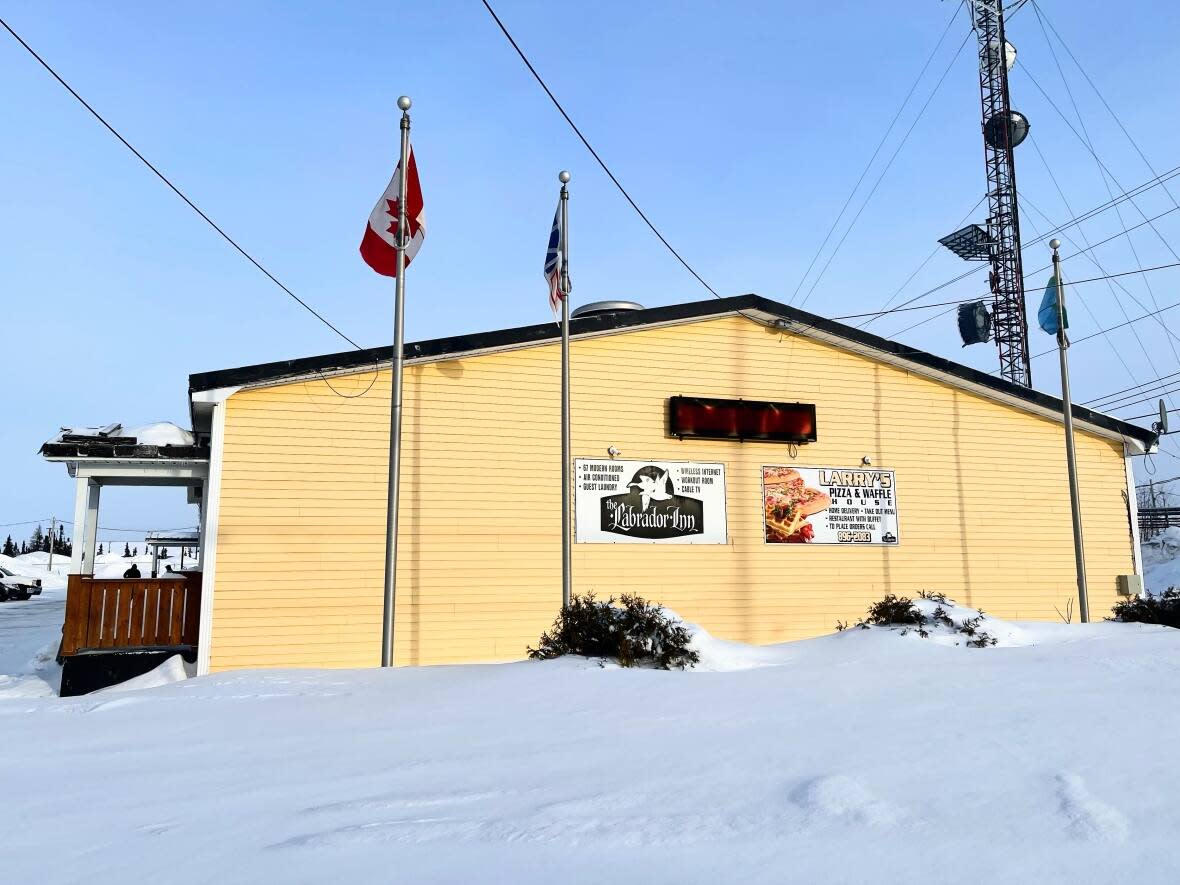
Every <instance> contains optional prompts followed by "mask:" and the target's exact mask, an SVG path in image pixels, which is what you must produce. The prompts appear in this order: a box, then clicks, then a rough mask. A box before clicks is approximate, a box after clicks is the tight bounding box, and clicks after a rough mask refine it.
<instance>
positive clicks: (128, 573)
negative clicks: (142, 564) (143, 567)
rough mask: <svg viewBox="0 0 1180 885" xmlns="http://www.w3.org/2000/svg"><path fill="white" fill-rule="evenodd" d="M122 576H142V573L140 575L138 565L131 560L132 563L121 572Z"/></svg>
mask: <svg viewBox="0 0 1180 885" xmlns="http://www.w3.org/2000/svg"><path fill="white" fill-rule="evenodd" d="M123 577H124V578H142V577H143V575H141V574H140V573H139V566H137V565H136V564H135V563H134V562H133V563H131V568H129V569H127V571H125V572H123Z"/></svg>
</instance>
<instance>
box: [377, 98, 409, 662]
mask: <svg viewBox="0 0 1180 885" xmlns="http://www.w3.org/2000/svg"><path fill="white" fill-rule="evenodd" d="M411 104H412V102H411V101H410V97H409V96H408V95H403V96H401V97H400V98H398V100H397V106H398V107H399V108H401V112H402V119H401V135H402V144H401V161H400V163H399V165H398V168H399V169H400V170H401V172H400V174H399V175H398V185H397V246H396V248H397V278H396V280H395V288H394V292H395V295H394V300H393V377H392V379H391V380H392V386H391V390H390V394H389V396H390V408H389V488H388V495H387V497H386V502H385V601H384V608H383V609H382V613H381V666H382V667H392V666H393V636H394V633H393V628H394V614H395V609H396V607H397V510H398V507H397V505H398V492H399V485H400V480H401V461H402V351H403V350H404V349H405V323H404V314H405V304H406V246H408V245H409V240H410V238H409V236H408V234H409V230H408V229H407V226H406V179H407V177H408V175H409V154H410V105H411Z"/></svg>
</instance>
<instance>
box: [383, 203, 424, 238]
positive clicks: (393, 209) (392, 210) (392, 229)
mask: <svg viewBox="0 0 1180 885" xmlns="http://www.w3.org/2000/svg"><path fill="white" fill-rule="evenodd" d="M385 202H386V203H388V204H389V208H388V209H387V210H386V211H385V214H386V215H388V216H389V217H390V219H392V220H391V221H390V222H389V227H388V228H387V229H386V230H387V232H388V233H391V234H393V237H394V239H395V240H396V239H397V211H398V209H397V204H398V201H397V200H386V201H385ZM406 227H408V228H409V229H410V239H411V240H412V239H414V237H415V236H416V235H417V234H418V228H419V227H420V225H419V224H418V219H417V218H414V217H413V216H411V215H410V214H409V213H407V214H406Z"/></svg>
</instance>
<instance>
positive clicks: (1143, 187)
mask: <svg viewBox="0 0 1180 885" xmlns="http://www.w3.org/2000/svg"><path fill="white" fill-rule="evenodd" d="M1177 176H1180V166H1176V167H1174V168H1172V169H1169V170H1168V171H1167V172H1165V173H1163V174H1162V175H1157V176H1156V177H1155V178H1153V179H1149V180H1148V181H1145V182H1143V183H1142V184H1140V185H1137V186H1136V187H1133V188H1131V189H1130V190H1129V191H1125V192H1124V193H1123V194H1122V195H1121V196H1119V197H1117V198H1116V199H1115V200H1108V201H1107V202H1105V203H1102V204H1100V205H1098V206H1095V207H1093V208H1092V209H1089V210H1087V211H1086V212H1083V213H1082V214H1081V215H1079V216H1076V217H1074V218H1071V219H1069V220H1068V221H1066V222H1064V223H1063V224H1060V225H1057V226H1055V227H1054V228H1053V230H1050V231H1048V232H1046V233H1044V234H1041V235H1040V236H1038V237H1036V238H1035V239H1033V240H1029V241H1028V242H1027V243H1024V244H1022V245H1021V247H1020V251H1021V253H1024V252H1026V251H1028V250H1029V249H1031V248H1032V247H1033V246H1035V245H1037V244H1038V243H1041V242H1043V241H1044V240H1047V239H1049V238H1050V237H1052V236H1054V235H1056V234H1059V233H1061V232H1062V231H1064V230H1068V229H1069V228H1071V227H1074V226H1075V225H1079V224H1081V223H1082V222H1084V221H1088V220H1090V219H1091V218H1094V217H1095V216H1097V215H1100V214H1101V213H1103V212H1108V211H1110V209H1111V208H1112V207H1113V206H1114V205H1115V204H1117V203H1121V202H1123V201H1125V200H1129V199H1130V198H1131V197H1132V196H1138V195H1139V194H1142V193H1146V192H1147V191H1148V190H1151V189H1152V188H1154V187H1159V186H1160V185H1161V184H1162V183H1163V182H1164V181H1167V180H1168V179H1170V178H1176V177H1177ZM1021 196H1022V198H1023V195H1021ZM1175 211H1177V210H1176V209H1169V210H1167V211H1166V212H1163V213H1161V214H1160V215H1157V216H1155V218H1153V219H1150V220H1151V221H1154V220H1156V219H1158V218H1162V217H1163V216H1164V215H1167V214H1169V213H1171V212H1175ZM1147 223H1148V222H1147V221H1144V222H1142V224H1147ZM1142 224H1139V225H1135V227H1131V228H1129V229H1128V230H1135V229H1136V228H1138V227H1141V226H1142ZM1119 236H1122V234H1115V235H1114V236H1111V237H1107V238H1106V239H1105V240H1100V241H1099V242H1097V243H1095V244H1094V245H1095V246H1101V245H1102V244H1103V243H1107V242H1110V240H1112V239H1115V238H1116V237H1119ZM936 251H937V250H936ZM1066 257H1072V256H1066ZM988 266H989V265H987V264H980V265H979V266H977V267H973V268H971V269H970V270H966V271H963V272H962V273H960V274H958V275H956V276H954V277H952V278H951V279H949V280H947V281H946V282H943V283H939V284H938V285H937V286H933V287H931V288H929V289H927V290H926V291H924V292H919V293H918V294H917V295H915V296H913V297H912V298H908V299H906V300H905V301H903V302H902V303H901V305H899V306H900V307H905V306H907V305H910V304H913V303H914V302H915V301H920V300H922V299H923V298H926V297H927V296H929V295H933V294H934V293H935V292H939V291H941V290H942V289H946V288H948V287H949V286H953V285H954V284H955V283H957V282H959V281H961V280H964V279H966V278H967V277H969V276H971V275H973V274H976V273H979V271H981V270H984V269H986V268H987V267H988ZM1051 266H1052V265H1046V267H1045V268H1042V269H1041V270H1045V269H1047V268H1048V267H1051ZM1040 272H1041V271H1039V270H1038V271H1031V272H1030V273H1026V274H1025V275H1024V278H1025V280H1027V279H1028V278H1029V277H1030V276H1031V275H1034V274H1037V273H1040ZM984 297H991V295H990V293H989V295H987V296H984ZM899 334H900V333H899Z"/></svg>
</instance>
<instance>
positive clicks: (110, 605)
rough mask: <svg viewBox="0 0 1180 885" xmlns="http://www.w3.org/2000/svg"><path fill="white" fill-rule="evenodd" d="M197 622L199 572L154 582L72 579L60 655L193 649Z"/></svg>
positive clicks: (143, 580) (129, 579) (70, 580)
mask: <svg viewBox="0 0 1180 885" xmlns="http://www.w3.org/2000/svg"><path fill="white" fill-rule="evenodd" d="M200 620H201V575H200V573H199V572H190V573H187V574H186V575H185V576H184V578H167V579H156V580H152V579H142V578H117V579H109V578H91V577H88V576H86V575H70V576H69V583H68V585H67V590H66V621H65V626H64V627H63V629H62V642H61V654H62V656H63V657H68V656H70V655H73V654H77V653H78V652H79V651H84V650H90V649H102V648H160V647H172V646H186V645H187V646H193V647H194V648H195V647H196V645H197V633H198V631H199V628H200Z"/></svg>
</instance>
